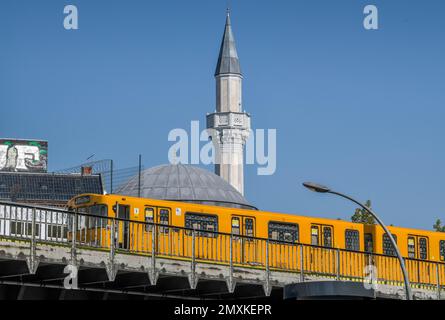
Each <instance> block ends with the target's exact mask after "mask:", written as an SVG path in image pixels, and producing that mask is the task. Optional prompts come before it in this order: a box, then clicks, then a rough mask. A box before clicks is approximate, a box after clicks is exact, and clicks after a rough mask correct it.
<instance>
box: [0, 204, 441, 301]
mask: <svg viewBox="0 0 445 320" xmlns="http://www.w3.org/2000/svg"><path fill="white" fill-rule="evenodd" d="M135 230H141V231H142V230H143V231H144V232H147V234H149V236H148V237H144V238H138V240H135V239H131V237H132V235H133V234H134V232H132V231H135ZM92 234H94V235H95V236H94V237H92V236H91V235H92ZM92 239H93V240H92ZM134 241H136V242H137V243H135V242H134ZM130 242H132V243H133V245H132V246H131V247H130V246H129V245H128V244H129V243H130ZM413 262H416V263H413ZM369 265H372V266H374V267H375V270H377V273H376V275H375V278H374V280H375V281H374V285H375V286H371V289H370V291H369V293H370V295H369V297H371V298H377V299H378V298H386V299H403V298H404V288H403V278H402V273H401V271H400V267H399V264H398V260H397V259H396V258H395V257H390V256H383V255H377V254H367V253H363V252H354V251H347V250H342V249H336V248H326V247H318V246H311V245H306V244H300V243H295V244H289V243H281V242H278V241H272V240H270V239H263V238H255V237H246V236H240V235H233V234H224V233H218V232H211V231H208V230H206V231H202V230H192V229H187V228H181V227H177V226H169V225H161V224H155V223H143V222H136V221H127V220H122V219H117V218H109V217H99V216H91V215H84V214H81V213H77V212H70V211H65V210H59V209H52V208H45V207H36V206H28V205H21V204H16V203H9V202H0V299H17V298H18V299H36V298H42V299H70V298H72V299H75V298H81V299H84V298H93V299H107V298H110V299H111V298H122V297H125V298H140V299H157V298H171V299H259V298H263V299H271V298H276V299H282V298H283V288H284V287H285V286H288V285H291V284H307V285H309V284H314V285H317V284H324V283H346V284H348V283H356V284H357V285H360V286H365V284H366V285H368V287H369V285H370V284H369V283H368V282H367V281H368V280H369V279H370V278H369V274H367V272H366V270H369ZM406 265H407V268H408V272H409V277H410V281H411V285H412V289H413V293H414V297H415V299H441V298H443V296H445V293H443V292H442V291H443V289H444V288H445V264H443V263H438V262H431V261H415V260H414V259H406ZM67 266H68V267H67ZM76 273H77V276H75V275H76ZM67 276H68V277H71V278H73V277H74V279H70V278H67ZM67 279H68V280H69V281H68V280H67ZM70 289H71V290H70Z"/></svg>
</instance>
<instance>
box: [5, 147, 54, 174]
mask: <svg viewBox="0 0 445 320" xmlns="http://www.w3.org/2000/svg"><path fill="white" fill-rule="evenodd" d="M47 170H48V142H47V141H36V140H17V139H0V171H8V172H47Z"/></svg>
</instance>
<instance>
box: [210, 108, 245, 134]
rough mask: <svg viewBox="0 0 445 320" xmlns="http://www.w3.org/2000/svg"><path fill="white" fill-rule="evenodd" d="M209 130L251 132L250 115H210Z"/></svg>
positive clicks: (226, 113) (224, 113)
mask: <svg viewBox="0 0 445 320" xmlns="http://www.w3.org/2000/svg"><path fill="white" fill-rule="evenodd" d="M207 129H240V130H250V114H248V113H246V112H216V113H211V114H208V115H207Z"/></svg>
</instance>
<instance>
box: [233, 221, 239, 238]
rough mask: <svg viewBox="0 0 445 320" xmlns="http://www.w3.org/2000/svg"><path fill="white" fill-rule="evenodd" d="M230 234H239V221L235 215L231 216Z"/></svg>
mask: <svg viewBox="0 0 445 320" xmlns="http://www.w3.org/2000/svg"><path fill="white" fill-rule="evenodd" d="M232 234H234V235H239V234H240V222H239V218H237V217H233V218H232Z"/></svg>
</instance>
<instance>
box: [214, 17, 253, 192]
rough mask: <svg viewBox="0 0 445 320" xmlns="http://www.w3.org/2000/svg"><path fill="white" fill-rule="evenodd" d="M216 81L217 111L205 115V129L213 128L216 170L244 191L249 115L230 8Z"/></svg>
mask: <svg viewBox="0 0 445 320" xmlns="http://www.w3.org/2000/svg"><path fill="white" fill-rule="evenodd" d="M215 80H216V112H215V113H212V114H208V115H207V129H213V130H211V131H210V133H211V134H210V135H211V137H212V141H213V144H214V146H215V173H216V174H217V175H219V176H220V177H221V178H223V179H224V180H226V181H227V182H229V183H230V184H231V185H232V186H234V187H235V188H236V189H237V190H238V191H239V192H240V193H241V194H244V164H243V163H244V161H243V159H244V145H245V144H246V141H247V138H248V137H249V133H250V115H249V114H247V113H246V112H244V111H243V109H242V81H243V76H242V74H241V68H240V63H239V59H238V54H237V52H236V46H235V38H234V36H233V33H232V26H231V23H230V13H229V11H227V19H226V26H225V30H224V36H223V39H222V43H221V49H220V51H219V57H218V64H217V66H216V71H215Z"/></svg>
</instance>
